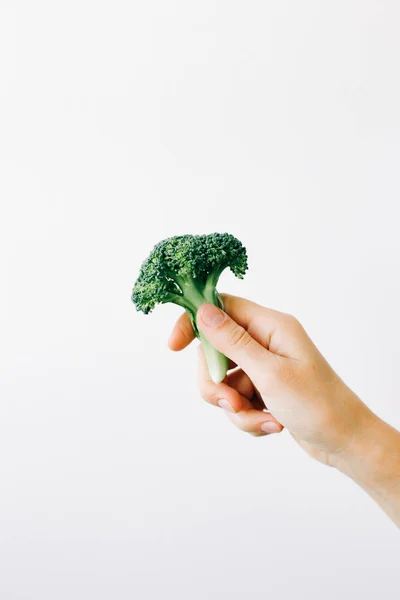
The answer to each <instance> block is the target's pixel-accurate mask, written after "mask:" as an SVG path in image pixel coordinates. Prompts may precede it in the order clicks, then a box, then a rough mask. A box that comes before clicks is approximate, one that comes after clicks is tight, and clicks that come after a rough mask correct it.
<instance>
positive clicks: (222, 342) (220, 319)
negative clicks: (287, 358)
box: [197, 304, 276, 385]
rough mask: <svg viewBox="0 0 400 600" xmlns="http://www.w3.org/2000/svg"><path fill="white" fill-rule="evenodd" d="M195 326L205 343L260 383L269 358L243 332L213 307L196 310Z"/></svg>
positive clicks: (263, 350)
mask: <svg viewBox="0 0 400 600" xmlns="http://www.w3.org/2000/svg"><path fill="white" fill-rule="evenodd" d="M197 326H198V327H199V329H200V330H201V332H202V333H203V334H204V335H205V337H206V338H207V339H208V341H209V342H210V343H211V344H212V345H213V346H214V347H215V348H216V349H217V350H219V351H220V352H222V353H223V354H225V356H227V357H228V358H230V359H232V360H233V361H235V362H236V363H237V364H238V365H239V366H240V367H241V368H242V369H243V370H244V371H245V372H246V373H247V375H248V376H249V377H250V378H251V379H252V380H253V381H254V383H255V384H256V385H257V382H258V381H259V382H260V383H261V381H262V376H263V375H264V376H265V371H266V369H267V368H268V366H269V361H270V356H271V355H270V352H269V351H268V350H266V349H265V348H264V347H263V346H261V344H259V343H258V342H256V340H255V339H254V338H252V337H251V336H250V335H249V333H248V332H247V331H246V329H244V328H243V327H242V326H240V325H239V324H238V323H236V322H235V321H234V320H233V319H231V318H230V316H229V315H227V313H225V312H224V311H222V310H220V309H219V308H217V307H216V306H214V305H213V304H203V305H202V306H201V307H200V308H199V310H198V311H197ZM274 358H276V357H274Z"/></svg>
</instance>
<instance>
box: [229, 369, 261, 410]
mask: <svg viewBox="0 0 400 600" xmlns="http://www.w3.org/2000/svg"><path fill="white" fill-rule="evenodd" d="M225 382H226V383H227V384H228V385H230V387H233V388H235V390H237V391H238V392H239V394H240V395H241V396H244V397H245V398H247V399H248V400H249V401H250V406H251V407H252V408H256V409H257V410H264V409H265V408H266V406H265V403H264V401H263V400H262V398H261V394H260V393H259V392H258V390H256V388H255V387H254V385H253V383H252V381H251V379H250V378H249V377H248V375H246V373H245V372H244V371H242V369H237V370H236V371H233V372H232V373H229V374H228V375H227V377H226V379H225ZM250 406H249V408H250Z"/></svg>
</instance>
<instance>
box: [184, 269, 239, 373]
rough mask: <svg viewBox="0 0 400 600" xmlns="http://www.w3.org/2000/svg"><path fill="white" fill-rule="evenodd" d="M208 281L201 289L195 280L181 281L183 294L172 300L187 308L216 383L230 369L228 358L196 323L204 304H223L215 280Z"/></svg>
mask: <svg viewBox="0 0 400 600" xmlns="http://www.w3.org/2000/svg"><path fill="white" fill-rule="evenodd" d="M207 283H208V285H206V286H205V287H204V288H203V289H202V290H200V289H199V288H198V287H197V285H196V282H195V281H193V280H185V281H182V280H181V281H179V286H180V288H181V290H182V296H178V297H175V299H174V300H172V301H173V302H175V303H176V304H179V305H180V306H183V307H184V308H185V309H186V310H187V312H188V314H189V317H190V320H191V322H192V327H193V331H194V333H195V335H196V337H198V339H199V340H200V341H201V344H202V346H203V349H204V354H205V357H206V361H207V365H208V371H209V373H210V377H211V379H212V380H213V381H214V383H221V381H223V380H224V379H225V376H226V373H227V371H228V359H227V358H226V356H224V355H223V354H221V352H218V350H216V348H214V346H212V345H211V344H210V342H209V341H208V340H207V339H206V338H205V337H204V335H203V334H202V333H201V331H199V329H198V327H197V324H196V314H197V311H198V309H199V308H200V306H201V305H202V304H205V303H210V304H214V305H215V306H218V307H219V306H220V305H221V304H222V300H221V299H220V296H219V294H218V292H217V290H216V289H215V285H213V284H214V282H213V284H211V282H207Z"/></svg>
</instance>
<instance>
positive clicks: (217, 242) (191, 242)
mask: <svg viewBox="0 0 400 600" xmlns="http://www.w3.org/2000/svg"><path fill="white" fill-rule="evenodd" d="M227 267H230V269H231V271H232V273H233V274H234V275H236V277H238V278H239V279H243V277H244V275H245V273H246V270H247V253H246V248H245V247H244V246H243V245H242V243H241V242H240V241H239V240H238V239H236V238H235V237H234V236H233V235H230V234H229V233H212V234H209V235H179V236H174V237H171V238H168V239H166V240H163V241H162V242H159V243H158V244H157V245H156V246H154V248H153V250H152V252H151V254H150V256H149V257H148V258H147V259H146V260H145V262H144V263H143V264H142V267H141V269H140V273H139V277H138V279H137V281H136V283H135V286H134V288H133V291H132V302H133V303H134V304H135V305H136V309H137V310H140V311H142V312H144V313H145V314H148V313H149V312H151V311H152V310H153V308H154V307H155V306H156V305H157V304H165V303H167V302H173V303H174V304H178V305H179V306H182V307H183V308H184V309H185V310H186V311H187V312H188V314H189V317H190V320H191V323H192V326H193V331H194V333H195V335H196V336H197V337H198V338H199V340H200V341H201V343H202V345H203V348H204V352H205V356H206V359H207V364H208V369H209V372H210V376H211V378H212V380H213V381H215V383H220V382H221V381H222V380H223V379H224V378H225V375H226V372H227V369H228V359H227V358H226V357H225V356H224V355H223V354H221V353H220V352H218V351H217V350H216V349H215V348H214V347H213V346H211V344H210V343H209V342H208V341H207V340H206V338H205V337H204V336H203V335H202V333H201V332H200V331H199V329H198V328H197V325H196V313H197V310H198V309H199V308H200V306H201V305H202V304H204V303H205V302H209V303H212V304H215V306H219V307H220V308H222V309H224V306H223V302H222V299H221V297H220V295H219V294H218V292H217V289H216V286H217V283H218V279H219V277H220V275H221V273H222V271H223V270H224V269H226V268H227Z"/></svg>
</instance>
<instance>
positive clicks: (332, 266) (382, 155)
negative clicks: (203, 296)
mask: <svg viewBox="0 0 400 600" xmlns="http://www.w3.org/2000/svg"><path fill="white" fill-rule="evenodd" d="M399 23H400V5H399V3H398V2H397V1H396V0H392V1H391V0H338V1H336V2H320V1H319V0H305V1H303V2H297V1H296V0H291V1H288V0H286V1H283V0H280V1H275V2H272V1H263V2H261V1H258V2H257V1H249V2H239V1H234V0H203V1H202V2H194V1H192V0H180V1H177V0H175V1H173V0H168V1H165V0H158V1H155V0H153V1H150V2H144V1H142V2H138V1H135V0H130V1H120V0H114V1H113V2H111V1H109V2H105V1H100V0H97V1H96V2H95V1H94V0H70V1H69V2H68V3H67V2H51V1H50V0H48V1H44V0H37V1H36V2H28V1H25V2H23V1H21V0H2V2H1V4H0V64H1V79H0V197H1V222H0V252H1V254H0V256H1V259H0V260H1V278H0V287H1V290H0V303H1V310H0V331H1V350H0V352H1V354H0V369H1V376H0V377H1V380H0V383H1V400H0V571H1V573H0V598H1V599H2V600H3V599H4V600H14V599H18V600H22V599H23V600H25V599H26V600H28V599H29V600H48V599H49V600H50V599H51V600H54V599H57V600H67V599H68V600H70V599H74V600H87V599H88V598H90V599H91V598H93V599H96V600H106V599H107V600H111V599H115V598H117V599H118V600H128V599H133V598H135V599H136V598H137V599H140V600H149V599H151V600H153V599H158V598H171V599H174V600H183V599H188V598H190V599H193V600H200V599H201V600H203V599H207V600H216V599H220V598H229V599H232V600H233V599H235V600H236V599H244V598H249V597H250V596H253V595H256V596H257V597H258V598H259V597H261V598H264V597H265V598H274V599H275V598H276V599H285V600H286V599H289V598H300V599H303V598H304V599H305V598H307V599H311V600H317V599H319V598H321V597H322V598H324V600H334V599H335V600H336V598H338V597H340V598H342V599H344V600H350V599H352V598H363V599H364V600H369V599H371V600H372V599H374V600H375V598H376V597H381V596H382V597H383V596H385V597H387V598H395V597H397V595H398V588H399V585H400V575H399V551H400V540H399V536H398V530H396V528H395V526H394V525H393V524H392V523H391V522H390V521H389V520H388V519H387V518H386V516H385V515H384V514H383V513H382V512H381V510H380V509H379V508H377V507H376V506H375V505H374V503H373V502H372V501H371V500H370V499H369V498H368V497H367V496H366V495H365V493H364V492H363V491H362V490H361V489H359V488H358V487H356V486H355V485H354V484H353V483H352V482H351V481H350V480H348V479H346V478H345V477H344V476H342V475H340V474H339V473H337V472H335V471H333V470H332V469H328V468H326V467H323V466H322V465H319V464H318V463H316V462H313V461H312V460H311V459H309V458H308V457H307V456H306V455H305V454H304V453H303V452H302V451H301V450H300V449H299V448H298V447H297V446H296V445H295V443H294V442H293V440H292V439H291V438H290V436H289V435H288V434H287V432H284V433H283V434H282V435H280V436H270V437H268V438H262V439H254V438H251V437H247V436H246V435H245V434H243V433H241V432H239V431H237V430H234V429H233V428H232V426H231V424H230V423H229V421H228V420H227V419H226V418H225V415H224V414H223V412H222V411H221V410H218V409H216V408H214V407H211V406H208V405H206V404H205V403H203V402H202V401H201V400H200V398H199V395H198V392H197V389H196V381H195V369H196V365H195V362H196V357H195V350H194V347H193V348H190V349H189V350H187V351H186V352H185V353H182V354H173V353H171V352H170V351H169V350H168V349H167V345H166V341H167V338H168V335H169V333H170V330H171V327H172V324H173V322H174V319H175V318H176V317H177V316H178V315H179V314H180V311H179V309H178V308H177V307H174V306H172V305H169V306H165V307H160V308H159V309H158V310H157V311H155V312H154V314H152V315H150V316H148V317H145V316H144V315H142V314H140V313H136V312H135V309H134V307H133V305H132V304H131V302H130V292H131V287H132V285H133V283H134V280H135V278H136V276H137V273H138V268H139V266H140V264H141V262H142V260H143V259H144V258H145V257H146V255H147V254H148V252H149V250H150V249H151V248H152V246H153V244H154V243H156V242H157V241H159V240H160V239H162V238H164V237H167V236H170V235H173V234H178V233H207V232H213V231H229V232H231V233H233V234H236V235H237V236H238V237H239V238H240V239H241V240H242V241H243V242H244V243H245V245H246V246H247V248H248V253H249V263H250V271H249V273H248V275H247V276H246V278H245V279H244V281H237V280H235V279H234V277H233V276H231V275H230V274H229V273H226V274H225V275H224V276H223V281H222V284H221V287H220V289H221V291H229V292H231V293H237V294H240V295H243V296H247V297H249V298H252V299H254V300H255V301H258V302H260V303H265V304H267V305H269V306H272V307H274V308H277V309H280V310H284V311H289V312H292V313H294V314H295V315H296V316H297V317H298V318H299V319H300V320H301V321H302V323H303V324H304V326H305V327H306V329H307V330H308V331H309V333H310V335H311V336H312V337H313V339H314V340H315V341H316V343H317V344H318V346H319V347H320V349H321V350H322V352H323V353H324V354H325V356H326V357H327V358H328V360H329V361H330V362H331V363H332V365H333V366H334V367H335V369H336V370H337V371H338V372H339V373H340V374H341V375H342V377H343V378H344V379H345V381H346V382H347V383H349V384H350V385H351V386H352V387H353V389H354V390H355V391H356V392H357V393H358V394H359V395H360V396H361V397H362V398H363V400H364V401H365V402H367V403H368V404H369V406H371V407H372V408H373V409H374V410H375V411H376V412H377V413H378V414H379V415H380V416H381V417H383V418H384V419H386V420H388V421H390V422H391V423H392V424H393V425H395V426H397V427H399V426H400V409H399V406H400V383H399V378H398V373H399V362H400V350H399V344H398V338H399V331H400V317H399V310H398V307H399V303H400V284H399V280H400V275H399V273H400V253H399V250H400V236H399V208H398V205H399V192H400V183H399V159H400V111H399V106H400V83H399V60H400V41H399V35H398V31H399Z"/></svg>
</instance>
